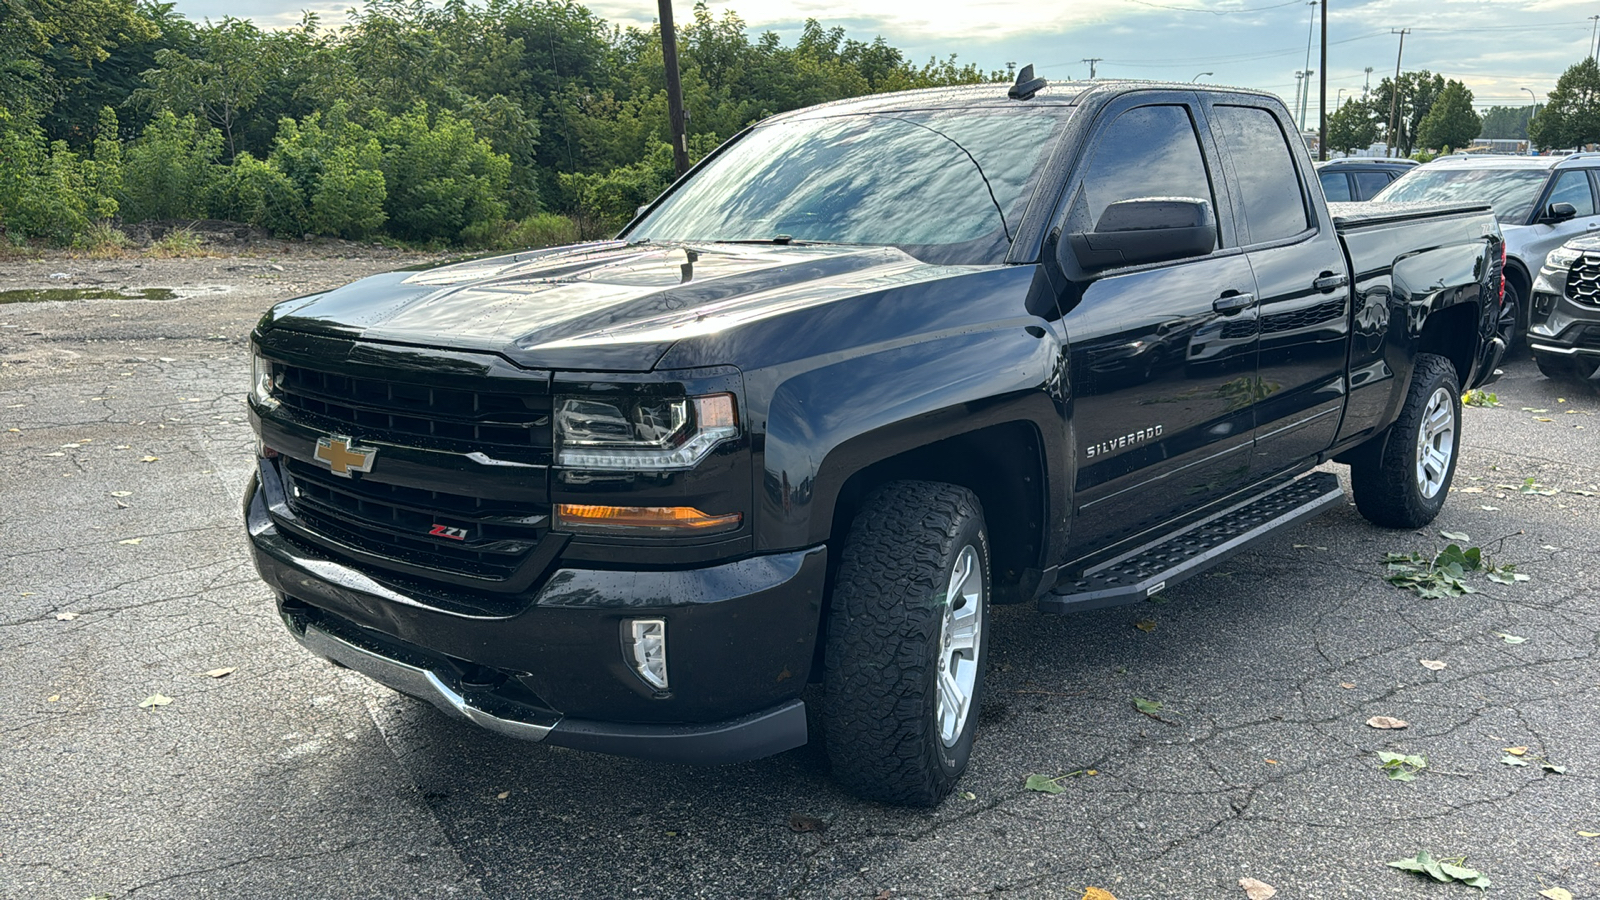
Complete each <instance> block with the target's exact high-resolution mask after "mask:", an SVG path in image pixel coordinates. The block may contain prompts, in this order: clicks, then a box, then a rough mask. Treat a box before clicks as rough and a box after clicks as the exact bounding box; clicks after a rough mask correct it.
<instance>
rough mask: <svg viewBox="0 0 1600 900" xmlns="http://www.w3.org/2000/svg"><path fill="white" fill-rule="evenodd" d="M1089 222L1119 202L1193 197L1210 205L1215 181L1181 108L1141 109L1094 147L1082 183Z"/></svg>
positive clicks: (1213, 205)
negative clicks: (1148, 198)
mask: <svg viewBox="0 0 1600 900" xmlns="http://www.w3.org/2000/svg"><path fill="white" fill-rule="evenodd" d="M1083 193H1084V197H1085V198H1086V200H1087V201H1088V205H1089V221H1090V226H1089V227H1090V229H1091V230H1092V229H1093V227H1094V225H1093V223H1095V222H1098V221H1100V214H1101V213H1103V212H1105V209H1106V207H1107V206H1110V205H1111V204H1112V203H1115V202H1117V201H1118V200H1132V199H1134V198H1136V197H1194V198H1197V199H1200V200H1204V201H1206V202H1207V203H1209V204H1211V209H1212V211H1213V215H1215V210H1216V208H1217V201H1216V197H1214V196H1212V193H1211V179H1210V178H1208V177H1207V176H1206V163H1205V159H1204V157H1202V156H1201V155H1200V139H1199V138H1198V137H1196V136H1195V131H1194V123H1193V122H1192V121H1191V120H1190V119H1189V111H1188V110H1187V109H1185V108H1183V107H1181V106H1141V107H1139V108H1137V109H1130V110H1128V111H1127V112H1125V113H1123V114H1122V115H1120V116H1118V117H1117V119H1116V121H1114V122H1112V123H1111V126H1110V127H1109V128H1107V129H1106V131H1105V134H1104V135H1103V136H1102V137H1101V139H1100V142H1099V143H1098V144H1096V145H1095V149H1094V159H1093V160H1092V161H1091V162H1090V164H1089V170H1088V174H1087V175H1085V176H1084V178H1083Z"/></svg>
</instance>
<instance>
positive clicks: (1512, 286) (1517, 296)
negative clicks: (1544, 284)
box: [1498, 278, 1528, 359]
mask: <svg viewBox="0 0 1600 900" xmlns="http://www.w3.org/2000/svg"><path fill="white" fill-rule="evenodd" d="M1520 284H1521V282H1519V281H1518V280H1517V279H1516V278H1506V279H1505V286H1506V298H1505V302H1504V303H1502V304H1501V305H1500V321H1499V323H1498V331H1499V334H1500V337H1502V338H1504V339H1505V342H1506V355H1505V358H1506V359H1513V358H1515V357H1517V356H1519V355H1520V354H1521V353H1522V351H1523V350H1524V349H1525V348H1526V345H1527V335H1528V298H1527V297H1526V296H1524V294H1525V293H1526V292H1525V291H1523V289H1522V288H1521V287H1520V286H1519V285H1520Z"/></svg>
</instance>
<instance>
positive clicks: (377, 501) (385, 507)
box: [281, 458, 550, 581]
mask: <svg viewBox="0 0 1600 900" xmlns="http://www.w3.org/2000/svg"><path fill="white" fill-rule="evenodd" d="M281 471H282V473H283V481H284V490H285V492H286V493H287V494H288V500H289V508H290V509H291V510H292V511H293V512H294V514H295V516H296V518H298V519H299V520H300V524H301V525H302V526H303V527H304V528H306V529H308V530H310V531H311V532H313V533H315V534H318V535H321V536H323V537H326V538H328V539H330V540H333V541H337V542H339V543H341V544H344V545H346V546H350V547H354V548H356V549H358V550H363V551H365V552H367V553H371V554H375V555H377V556H382V557H386V558H389V559H394V560H398V561H400V562H404V563H407V564H409V565H413V566H423V567H426V568H429V569H435V570H439V571H443V572H448V573H452V574H456V575H466V576H470V577H474V578H486V579H492V580H497V581H504V580H508V579H509V578H511V577H512V575H514V574H515V573H516V571H517V570H518V569H519V568H520V567H521V566H522V564H523V563H524V562H525V561H526V560H527V558H528V556H529V554H530V553H532V552H533V550H534V548H535V547H536V546H537V545H538V543H539V541H540V540H541V539H543V537H544V536H545V534H546V532H547V531H548V530H549V526H550V510H549V508H548V507H546V506H543V505H540V504H534V503H521V502H507V501H504V500H497V499H492V498H486V497H470V496H465V495H462V494H450V493H444V492H441V491H431V490H422V489H419V488H410V487H402V486H400V485H393V484H385V483H383V482H380V481H374V480H373V479H372V478H371V477H370V476H367V477H363V478H348V479H347V478H340V477H338V476H335V475H332V474H331V473H329V472H327V471H325V470H323V469H322V468H320V467H318V466H314V465H309V464H307V463H303V462H300V461H298V460H293V459H288V458H284V459H283V461H282V469H281ZM440 526H443V527H444V528H445V529H449V534H451V535H456V536H459V537H460V538H461V539H460V540H457V539H456V538H455V537H449V536H439V535H433V534H430V533H429V532H431V531H433V530H435V529H436V528H438V527H440Z"/></svg>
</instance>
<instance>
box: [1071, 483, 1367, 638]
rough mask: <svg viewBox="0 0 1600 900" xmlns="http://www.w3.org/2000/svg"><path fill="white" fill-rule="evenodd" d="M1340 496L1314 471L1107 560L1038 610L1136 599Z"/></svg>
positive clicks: (1336, 487)
mask: <svg viewBox="0 0 1600 900" xmlns="http://www.w3.org/2000/svg"><path fill="white" fill-rule="evenodd" d="M1343 501H1344V490H1343V489H1342V488H1340V487H1339V476H1337V475H1335V474H1333V473H1332V472H1313V473H1311V474H1310V475H1308V476H1306V477H1305V478H1300V479H1297V480H1295V481H1291V482H1289V483H1287V484H1284V485H1281V486H1279V487H1277V488H1274V489H1272V490H1270V491H1268V492H1266V493H1264V494H1260V495H1258V496H1255V497H1251V498H1250V499H1249V500H1246V501H1244V502H1243V503H1240V504H1238V505H1236V506H1233V507H1230V508H1228V509H1225V510H1223V511H1222V512H1219V513H1217V514H1216V515H1214V516H1211V517H1210V518H1206V519H1201V520H1200V521H1198V522H1195V523H1194V524H1192V525H1190V526H1188V527H1186V528H1183V529H1181V530H1179V531H1176V532H1174V533H1172V534H1170V535H1167V536H1166V537H1163V538H1161V539H1159V540H1156V541H1153V542H1151V543H1149V544H1145V545H1144V546H1143V547H1139V548H1136V549H1134V550H1130V551H1129V552H1127V553H1125V554H1123V555H1122V556H1119V557H1117V558H1116V559H1111V560H1107V561H1106V562H1103V563H1101V564H1099V565H1097V566H1094V567H1093V568H1091V569H1089V570H1087V571H1085V572H1084V573H1083V575H1082V576H1080V577H1079V578H1077V579H1075V580H1071V581H1062V582H1059V583H1058V584H1057V585H1056V587H1055V588H1054V589H1053V590H1052V591H1051V592H1050V593H1048V594H1045V595H1044V596H1043V597H1040V598H1039V611H1040V612H1047V613H1067V612H1077V611H1079V610H1085V609H1101V608H1103V607H1107V606H1121V605H1122V604H1124V603H1137V602H1139V601H1140V600H1143V599H1145V598H1146V597H1149V596H1150V595H1151V594H1154V593H1156V592H1157V591H1159V590H1161V589H1162V588H1165V587H1168V586H1171V585H1173V584H1177V583H1178V582H1180V581H1182V580H1183V579H1185V578H1188V577H1189V576H1191V575H1197V574H1199V573H1201V572H1204V571H1205V570H1206V569H1209V568H1211V567H1212V566H1214V565H1216V564H1217V563H1219V562H1222V561H1223V560H1225V559H1227V558H1228V557H1230V556H1232V555H1234V554H1235V553H1238V552H1239V551H1240V550H1243V549H1245V548H1246V547H1248V546H1250V544H1252V543H1254V542H1255V541H1257V540H1259V539H1261V538H1264V537H1266V536H1267V535H1269V534H1271V533H1272V532H1274V531H1276V530H1278V529H1279V528H1283V527H1285V526H1288V525H1293V524H1295V523H1297V522H1300V521H1302V520H1305V519H1309V518H1311V517H1312V516H1315V515H1317V514H1318V513H1320V512H1322V511H1323V510H1325V509H1327V508H1328V507H1330V506H1333V505H1335V504H1337V503H1341V502H1343Z"/></svg>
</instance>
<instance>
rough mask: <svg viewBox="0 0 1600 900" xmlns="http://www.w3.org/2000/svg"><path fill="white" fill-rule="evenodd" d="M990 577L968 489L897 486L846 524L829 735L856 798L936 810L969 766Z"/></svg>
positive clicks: (825, 723)
mask: <svg viewBox="0 0 1600 900" xmlns="http://www.w3.org/2000/svg"><path fill="white" fill-rule="evenodd" d="M992 583H993V582H992V578H991V577H990V571H989V541H988V534H987V532H986V530H985V528H984V522H983V509H982V507H981V506H980V505H979V503H978V498H977V497H976V496H974V495H973V493H972V492H971V491H969V490H967V489H966V488H962V487H957V486H955V485H950V484H940V483H936V482H927V481H897V482H891V483H889V484H886V485H884V486H883V487H880V488H878V489H877V490H875V491H873V492H872V493H871V494H869V495H868V496H867V499H866V501H865V502H864V503H863V504H862V507H861V511H860V512H859V513H858V514H857V515H856V517H855V520H854V521H853V522H852V523H851V525H850V532H849V535H848V536H847V537H846V539H845V543H844V549H843V553H842V555H841V559H840V564H839V573H838V577H837V580H836V582H835V584H836V586H835V588H834V591H833V605H832V611H831V614H830V617H829V621H828V636H827V651H826V652H827V657H826V666H825V670H824V676H823V701H822V727H823V732H824V734H825V735H826V741H827V748H828V758H829V759H830V760H831V761H832V763H833V776H834V778H835V779H836V780H837V781H838V782H839V783H840V784H842V785H843V786H844V787H846V788H847V789H849V790H850V791H852V792H853V793H855V794H857V795H859V796H861V797H865V798H867V799H870V800H880V801H883V802H885V803H894V804H901V805H905V806H933V805H935V804H937V803H938V802H939V801H940V800H942V799H944V797H945V796H946V795H947V794H949V793H950V791H951V789H952V788H954V787H955V784H956V780H957V779H958V778H960V777H961V773H962V772H963V771H965V770H966V767H967V760H968V758H969V757H970V756H971V753H972V742H973V737H974V735H975V734H976V732H977V727H978V709H979V707H980V705H981V704H982V700H983V674H984V673H983V669H984V666H985V663H986V662H987V653H986V650H987V647H988V642H989V630H988V617H989V616H988V614H989V595H990V586H991V584H992Z"/></svg>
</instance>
